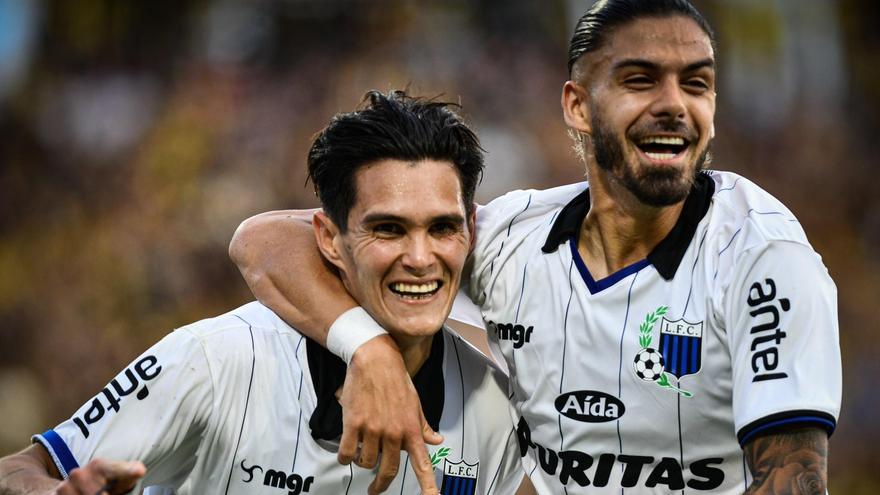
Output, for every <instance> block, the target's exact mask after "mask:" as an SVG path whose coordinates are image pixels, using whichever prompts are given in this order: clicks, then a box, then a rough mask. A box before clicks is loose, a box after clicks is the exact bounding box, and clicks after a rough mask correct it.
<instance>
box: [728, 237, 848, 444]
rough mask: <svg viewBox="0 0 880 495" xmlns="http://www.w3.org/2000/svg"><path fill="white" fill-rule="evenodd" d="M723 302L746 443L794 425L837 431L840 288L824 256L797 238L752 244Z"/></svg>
mask: <svg viewBox="0 0 880 495" xmlns="http://www.w3.org/2000/svg"><path fill="white" fill-rule="evenodd" d="M723 308H724V313H725V314H724V320H725V326H726V329H727V336H728V342H729V345H730V353H731V359H732V369H733V413H734V421H735V425H736V431H737V438H738V439H739V442H740V444H741V445H745V444H746V443H748V441H749V440H751V439H752V438H754V436H755V435H757V434H759V433H762V432H766V431H769V430H771V429H773V428H777V427H781V426H788V425H795V424H803V425H813V426H818V427H821V428H823V429H825V430H826V431H828V433H829V434H831V432H833V430H834V428H835V427H836V423H837V417H838V414H839V412H840V400H841V361H840V344H839V341H838V321H837V290H836V288H835V286H834V283H833V282H832V280H831V277H830V276H829V275H828V271H827V270H826V268H825V266H824V265H823V264H822V261H821V259H820V257H819V255H818V254H816V253H815V252H814V251H813V250H812V248H810V247H809V246H808V245H806V244H803V243H799V242H791V241H772V242H768V243H765V244H763V245H760V246H756V247H753V248H751V249H749V250H748V251H746V252H745V253H743V254H742V255H741V256H740V259H739V260H738V261H737V263H736V267H735V275H734V277H733V279H732V280H731V284H730V286H729V287H728V289H727V291H726V293H725V300H724V305H723Z"/></svg>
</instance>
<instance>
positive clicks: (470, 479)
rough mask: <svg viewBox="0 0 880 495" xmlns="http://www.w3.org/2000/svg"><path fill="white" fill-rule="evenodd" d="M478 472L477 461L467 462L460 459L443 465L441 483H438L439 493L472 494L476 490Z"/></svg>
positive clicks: (453, 494) (478, 465) (442, 494)
mask: <svg viewBox="0 0 880 495" xmlns="http://www.w3.org/2000/svg"><path fill="white" fill-rule="evenodd" d="M479 472H480V463H479V461H477V462H475V463H473V464H468V463H467V462H464V459H462V460H461V461H459V462H449V459H446V461H445V463H444V465H443V484H442V485H440V493H441V495H474V493H475V492H476V490H477V475H478V474H479Z"/></svg>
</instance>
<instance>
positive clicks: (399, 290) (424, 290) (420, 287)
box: [388, 280, 443, 300]
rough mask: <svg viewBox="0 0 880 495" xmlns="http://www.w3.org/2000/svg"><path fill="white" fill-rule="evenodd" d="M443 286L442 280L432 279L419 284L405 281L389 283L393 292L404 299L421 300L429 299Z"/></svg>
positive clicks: (389, 287)
mask: <svg viewBox="0 0 880 495" xmlns="http://www.w3.org/2000/svg"><path fill="white" fill-rule="evenodd" d="M441 287H443V282H442V281H440V280H432V281H430V282H424V283H419V284H407V283H403V282H394V283H392V284H389V285H388V289H389V290H391V292H393V293H395V294H397V295H398V296H400V297H402V298H404V299H410V300H419V299H428V298H430V297H431V296H433V295H434V294H436V293H437V292H438V291H439V290H440V288H441Z"/></svg>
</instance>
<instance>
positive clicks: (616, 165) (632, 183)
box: [591, 111, 709, 207]
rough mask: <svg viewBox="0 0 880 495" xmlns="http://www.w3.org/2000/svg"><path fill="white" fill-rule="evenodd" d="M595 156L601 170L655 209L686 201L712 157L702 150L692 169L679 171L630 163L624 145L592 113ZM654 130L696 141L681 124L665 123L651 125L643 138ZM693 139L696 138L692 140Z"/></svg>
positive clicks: (693, 134) (690, 130)
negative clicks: (624, 152) (685, 135)
mask: <svg viewBox="0 0 880 495" xmlns="http://www.w3.org/2000/svg"><path fill="white" fill-rule="evenodd" d="M591 121H592V127H593V136H592V142H593V156H594V157H595V158H596V164H598V165H599V168H601V169H602V170H604V171H606V172H608V173H609V174H611V176H612V177H613V178H614V179H616V180H617V181H618V182H620V183H621V184H622V185H623V186H624V188H626V190H627V191H629V192H630V193H631V194H632V195H633V196H635V197H636V199H638V200H639V202H641V203H642V204H645V205H647V206H653V207H663V206H670V205H674V204H676V203H678V202H680V201H682V200H684V199H685V198H686V197H687V195H688V193H690V190H691V188H692V187H693V185H694V180H695V179H696V177H697V174H698V173H699V172H700V170H702V169H703V166H704V165H705V164H706V161H707V160H708V157H709V146H708V145H706V147H705V148H704V149H702V150H700V152H699V154H698V155H697V159H696V161H695V162H694V163H693V166H688V167H685V168H684V169H679V168H675V167H667V166H662V165H661V166H657V165H645V166H642V167H639V166H638V165H637V164H631V163H627V162H626V159H625V158H624V154H623V143H622V142H621V140H620V139H618V138H617V137H616V136H615V135H614V133H613V132H612V131H611V130H609V129H608V128H607V127H606V126H605V125H604V124H603V122H602V120H601V119H600V118H599V117H598V115H597V112H595V111H594V112H593V118H592V119H591ZM651 131H655V132H653V133H657V132H676V133H685V134H687V135H688V142H693V141H695V140H696V132H694V131H693V130H692V129H689V128H687V127H686V126H685V125H684V124H682V123H669V122H666V123H663V122H661V123H660V124H658V125H654V126H652V129H645V130H641V131H640V132H639V133H640V134H642V135H650V134H652V132H651ZM691 136H694V139H691Z"/></svg>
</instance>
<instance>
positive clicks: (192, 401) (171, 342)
mask: <svg viewBox="0 0 880 495" xmlns="http://www.w3.org/2000/svg"><path fill="white" fill-rule="evenodd" d="M212 395H213V389H212V382H211V376H210V372H209V369H208V364H207V360H206V358H205V354H204V350H203V348H202V346H201V344H200V342H199V341H198V340H197V338H196V337H195V336H193V335H192V334H191V333H190V332H188V331H187V330H185V329H182V330H177V331H175V332H172V333H171V334H169V335H168V336H166V337H165V338H164V339H162V340H161V341H160V342H158V343H157V344H156V345H154V346H153V347H151V348H150V349H149V350H147V351H146V352H145V353H143V354H141V355H140V356H138V357H137V358H136V359H135V360H134V361H133V362H132V363H131V364H130V365H129V366H128V367H126V368H125V369H124V370H122V371H121V372H120V373H119V374H118V375H116V377H115V378H113V380H111V381H110V383H108V384H107V386H106V387H104V388H103V389H102V390H100V391H99V392H98V393H97V394H96V395H95V396H94V397H93V398H92V399H90V400H89V401H88V402H86V403H85V404H84V405H83V406H82V407H80V408H79V410H77V411H76V413H75V414H74V415H73V416H72V417H71V418H70V419H68V420H67V421H64V422H63V423H61V424H60V425H58V426H56V427H55V428H54V429H51V430H48V431H46V432H45V433H42V434H39V435H34V437H33V441H34V442H39V443H41V444H42V445H43V446H44V447H46V449H47V450H48V451H49V453H50V455H51V456H52V458H53V459H54V460H55V464H56V465H57V466H58V470H59V471H60V472H61V474H62V475H63V476H64V478H65V479H66V478H67V477H68V476H69V474H70V471H72V470H73V469H75V468H77V467H79V466H81V465H84V464H86V463H88V462H89V461H90V460H92V459H93V458H96V457H100V458H104V459H113V460H140V461H142V462H143V463H144V464H145V465H146V467H147V474H146V476H145V477H144V479H143V480H142V483H143V484H144V485H152V484H168V485H174V484H175V483H179V482H181V481H182V480H183V479H184V478H185V477H186V475H187V474H188V473H189V471H190V470H191V469H192V467H193V465H194V463H195V454H196V450H197V449H198V445H199V441H200V435H201V432H202V431H203V429H204V428H205V425H206V423H207V421H208V418H209V417H210V413H211V408H212Z"/></svg>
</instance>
